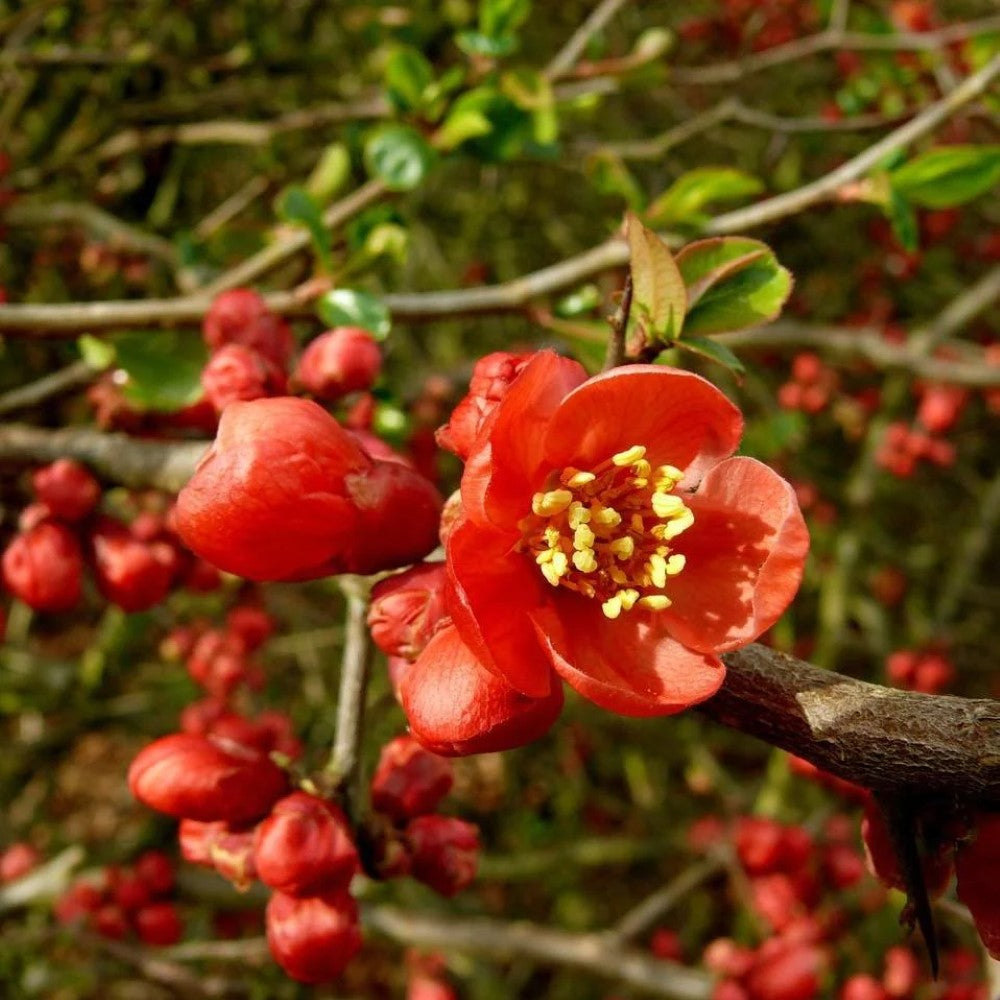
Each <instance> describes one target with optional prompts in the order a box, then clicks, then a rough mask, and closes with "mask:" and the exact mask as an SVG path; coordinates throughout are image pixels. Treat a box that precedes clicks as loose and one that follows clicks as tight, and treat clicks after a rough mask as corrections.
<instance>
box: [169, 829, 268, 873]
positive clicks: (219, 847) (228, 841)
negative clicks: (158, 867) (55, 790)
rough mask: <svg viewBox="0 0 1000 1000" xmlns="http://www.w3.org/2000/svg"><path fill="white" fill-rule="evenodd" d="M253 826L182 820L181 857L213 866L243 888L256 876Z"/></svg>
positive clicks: (178, 833) (193, 862)
mask: <svg viewBox="0 0 1000 1000" xmlns="http://www.w3.org/2000/svg"><path fill="white" fill-rule="evenodd" d="M254 832H255V828H254V827H252V826H251V827H231V826H229V824H227V823H199V822H198V820H195V819H182V820H181V825H180V829H179V830H178V831H177V837H178V841H179V842H180V847H181V856H182V857H183V858H184V860H185V861H190V862H191V864H193V865H202V866H203V867H205V868H214V869H215V870H216V871H217V872H218V873H219V874H220V875H221V876H222V877H223V878H224V879H228V880H229V881H230V882H232V883H233V885H234V886H236V888H237V889H239V890H240V891H243V890H245V889H249V888H250V883H251V882H252V881H253V880H254V879H255V878H256V877H257V866H256V864H255V863H254V851H253V842H254Z"/></svg>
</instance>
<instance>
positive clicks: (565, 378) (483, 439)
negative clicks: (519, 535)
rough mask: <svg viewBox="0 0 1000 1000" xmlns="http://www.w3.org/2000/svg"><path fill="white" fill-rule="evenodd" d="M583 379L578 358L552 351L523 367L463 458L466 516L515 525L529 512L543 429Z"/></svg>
mask: <svg viewBox="0 0 1000 1000" xmlns="http://www.w3.org/2000/svg"><path fill="white" fill-rule="evenodd" d="M586 378H587V373H586V371H584V369H583V367H582V366H581V365H580V364H579V363H578V362H576V361H572V360H571V359H569V358H562V357H560V356H559V355H558V354H555V353H553V352H552V351H539V352H538V353H537V354H536V355H535V356H534V357H533V358H532V359H531V361H529V362H528V364H527V365H525V367H524V369H523V371H522V372H521V374H520V375H518V376H517V378H515V379H514V381H513V382H512V383H511V386H510V389H509V390H508V391H507V395H506V396H504V398H503V399H502V400H501V401H500V404H499V405H498V406H497V408H496V409H495V410H494V411H493V414H492V415H491V417H490V418H489V422H488V424H487V427H486V428H484V429H483V430H482V431H481V432H480V434H479V437H478V438H477V441H476V445H475V447H474V448H473V450H472V452H471V453H470V455H469V458H468V460H467V462H466V467H465V473H464V474H463V476H462V500H463V501H464V502H465V507H466V511H467V513H468V515H469V517H470V518H472V519H473V520H475V521H478V522H484V521H487V520H488V521H491V522H492V523H494V524H496V525H497V526H500V527H513V526H514V525H516V524H517V522H518V521H519V520H520V519H521V518H522V517H524V516H525V515H526V514H528V513H529V512H530V509H531V495H532V493H534V492H535V491H536V490H537V489H538V488H539V485H540V483H539V481H540V480H541V479H543V478H544V476H545V472H546V462H545V454H544V449H545V428H546V426H547V425H548V423H549V421H550V420H551V419H552V415H553V414H554V413H555V412H556V409H557V408H558V406H559V404H560V403H561V402H562V400H563V398H564V397H565V396H566V394H567V393H569V392H571V391H572V390H573V389H575V388H576V387H577V386H578V385H580V384H581V383H582V382H584V381H585V380H586ZM487 428H488V429H487ZM485 449H488V451H487V450H485Z"/></svg>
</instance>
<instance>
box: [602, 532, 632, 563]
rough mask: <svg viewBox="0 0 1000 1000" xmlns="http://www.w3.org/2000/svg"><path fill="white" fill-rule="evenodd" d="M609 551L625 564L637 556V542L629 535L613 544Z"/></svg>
mask: <svg viewBox="0 0 1000 1000" xmlns="http://www.w3.org/2000/svg"><path fill="white" fill-rule="evenodd" d="M608 549H609V550H610V551H611V552H613V553H614V554H615V558H616V559H620V560H621V561H622V562H625V561H626V560H628V559H631V558H632V556H633V555H634V554H635V541H634V539H632V538H631V537H629V536H628V535H624V536H622V537H621V538H616V539H615V540H614V541H613V542H611V543H610V544H609V545H608Z"/></svg>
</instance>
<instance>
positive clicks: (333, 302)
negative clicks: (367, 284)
mask: <svg viewBox="0 0 1000 1000" xmlns="http://www.w3.org/2000/svg"><path fill="white" fill-rule="evenodd" d="M316 315H317V316H319V318H320V319H321V320H322V321H323V322H324V323H325V324H326V325H327V326H329V327H334V326H360V327H361V328H362V329H364V330H368V332H369V333H371V334H372V335H373V336H374V337H376V338H377V339H378V340H385V338H386V337H387V336H388V335H389V330H390V329H391V328H392V317H391V316H390V315H389V309H388V307H387V306H386V305H385V303H384V302H383V301H382V300H381V299H380V298H378V297H377V296H375V295H372V294H371V293H370V292H360V291H356V290H354V289H352V288H336V289H334V290H333V291H332V292H327V293H326V294H325V295H322V296H320V298H319V299H318V300H317V301H316Z"/></svg>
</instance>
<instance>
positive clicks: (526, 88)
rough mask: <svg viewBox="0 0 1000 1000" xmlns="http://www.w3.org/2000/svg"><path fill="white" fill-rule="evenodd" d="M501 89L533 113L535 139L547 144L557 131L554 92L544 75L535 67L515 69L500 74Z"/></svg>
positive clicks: (555, 135) (520, 106) (557, 119)
mask: <svg viewBox="0 0 1000 1000" xmlns="http://www.w3.org/2000/svg"><path fill="white" fill-rule="evenodd" d="M500 91H501V93H503V94H505V95H506V96H507V97H509V98H510V99H511V101H512V102H513V103H514V104H515V105H516V106H517V107H519V108H521V110H522V111H527V112H528V113H529V114H530V115H531V116H532V121H533V125H534V128H533V131H534V137H535V142H537V143H540V144H541V145H547V144H549V143H552V142H555V140H556V137H557V136H558V134H559V118H558V116H557V114H556V102H555V96H554V94H553V92H552V84H551V82H550V81H549V80H548V78H547V77H545V76H543V75H542V74H541V73H538V72H536V71H535V70H529V69H517V70H511V71H510V72H507V73H504V74H503V76H502V77H501V78H500Z"/></svg>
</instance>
